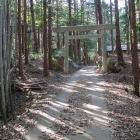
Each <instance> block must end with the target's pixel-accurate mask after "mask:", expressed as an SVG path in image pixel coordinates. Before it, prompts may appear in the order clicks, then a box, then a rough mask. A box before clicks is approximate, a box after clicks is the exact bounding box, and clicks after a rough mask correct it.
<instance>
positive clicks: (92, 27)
mask: <svg viewBox="0 0 140 140" xmlns="http://www.w3.org/2000/svg"><path fill="white" fill-rule="evenodd" d="M112 29H115V25H114V24H100V25H79V26H62V27H52V30H53V32H64V33H65V41H64V43H65V56H64V73H66V74H68V68H69V61H68V58H69V49H68V47H69V43H68V42H69V39H86V38H101V46H102V56H103V57H102V64H103V72H107V65H106V63H107V58H106V56H107V54H106V38H105V36H106V35H105V34H106V30H112ZM91 30H101V33H100V34H93V35H92V34H89V35H71V36H69V34H68V32H70V31H91Z"/></svg>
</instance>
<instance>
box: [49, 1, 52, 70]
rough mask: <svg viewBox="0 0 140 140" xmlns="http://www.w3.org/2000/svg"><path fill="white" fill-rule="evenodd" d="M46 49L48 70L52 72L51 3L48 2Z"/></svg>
mask: <svg viewBox="0 0 140 140" xmlns="http://www.w3.org/2000/svg"><path fill="white" fill-rule="evenodd" d="M48 49H49V69H50V70H52V2H51V0H49V1H48Z"/></svg>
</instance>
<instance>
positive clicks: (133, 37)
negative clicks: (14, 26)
mask: <svg viewBox="0 0 140 140" xmlns="http://www.w3.org/2000/svg"><path fill="white" fill-rule="evenodd" d="M129 20H130V39H131V54H132V67H133V82H134V83H133V84H134V93H135V94H136V95H137V96H140V94H139V76H138V75H139V72H138V48H137V30H136V13H135V1H134V0H129Z"/></svg>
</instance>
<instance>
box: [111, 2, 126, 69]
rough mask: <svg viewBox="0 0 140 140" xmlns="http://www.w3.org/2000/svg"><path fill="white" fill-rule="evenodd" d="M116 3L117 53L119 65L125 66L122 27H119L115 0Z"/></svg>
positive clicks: (116, 5)
mask: <svg viewBox="0 0 140 140" xmlns="http://www.w3.org/2000/svg"><path fill="white" fill-rule="evenodd" d="M114 3H115V19H116V23H115V25H116V51H117V58H118V65H120V66H123V67H124V66H125V65H126V64H125V62H124V60H123V53H122V48H121V39H120V25H119V10H118V0H114Z"/></svg>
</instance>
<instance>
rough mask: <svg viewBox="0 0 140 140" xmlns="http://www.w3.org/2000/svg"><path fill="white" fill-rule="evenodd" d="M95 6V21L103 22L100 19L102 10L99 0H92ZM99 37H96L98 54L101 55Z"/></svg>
mask: <svg viewBox="0 0 140 140" xmlns="http://www.w3.org/2000/svg"><path fill="white" fill-rule="evenodd" d="M94 2H95V5H96V6H95V7H96V22H97V24H103V20H102V10H101V1H100V0H94ZM97 33H98V34H99V33H100V30H98V31H97ZM101 53H102V52H101V38H98V54H99V55H101Z"/></svg>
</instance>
